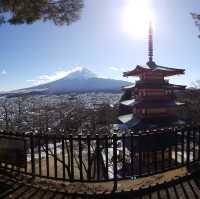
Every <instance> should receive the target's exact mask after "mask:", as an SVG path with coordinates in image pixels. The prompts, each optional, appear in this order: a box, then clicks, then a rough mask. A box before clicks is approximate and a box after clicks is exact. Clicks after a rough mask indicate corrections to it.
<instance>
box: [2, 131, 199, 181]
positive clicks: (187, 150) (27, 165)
mask: <svg viewBox="0 0 200 199" xmlns="http://www.w3.org/2000/svg"><path fill="white" fill-rule="evenodd" d="M199 132H200V128H199V127H182V128H180V127H179V128H171V129H163V130H152V131H145V132H125V133H124V134H112V135H95V136H92V135H87V136H84V135H79V136H72V135H67V134H66V133H65V134H63V133H62V134H61V133H55V134H44V133H43V134H41V133H40V134H33V133H28V134H20V133H7V132H0V141H1V140H2V139H5V140H6V139H7V140H15V139H16V140H21V141H22V143H24V144H25V145H24V146H25V151H24V152H25V153H24V157H25V158H24V161H25V162H24V164H23V158H21V159H22V160H21V161H22V163H21V166H19V165H18V166H16V164H15V163H13V161H11V162H9V160H8V161H5V160H3V161H2V160H1V163H0V165H1V168H3V169H9V170H14V171H18V172H21V173H24V174H28V175H32V176H33V177H35V176H38V177H44V178H50V179H57V180H63V181H71V182H73V181H80V182H100V181H113V180H114V181H117V180H122V179H135V178H138V177H142V176H149V175H153V174H156V173H160V172H164V171H167V170H171V169H174V168H178V167H182V166H188V167H189V166H190V165H192V164H193V163H194V162H196V161H199V159H200V136H199ZM8 143H9V142H8ZM0 148H1V146H0ZM16 154H17V153H16ZM22 156H23V154H22ZM0 158H1V156H0ZM19 158H20V157H19Z"/></svg>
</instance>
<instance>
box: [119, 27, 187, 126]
mask: <svg viewBox="0 0 200 199" xmlns="http://www.w3.org/2000/svg"><path fill="white" fill-rule="evenodd" d="M148 43H149V49H148V50H149V61H148V62H147V63H146V64H145V65H143V66H140V65H138V66H136V68H135V69H133V70H131V71H128V72H124V74H123V76H124V77H129V76H133V77H135V76H136V77H139V81H136V82H135V84H134V85H130V86H126V87H123V90H124V95H123V96H122V99H121V101H120V109H119V117H118V121H119V124H120V127H121V128H129V129H147V128H148V129H150V128H159V127H168V126H172V125H178V124H182V123H183V121H181V120H180V118H178V117H177V114H176V111H177V106H180V105H183V104H182V103H179V102H177V101H176V95H175V93H177V92H180V91H183V90H185V86H181V85H174V84H170V83H169V81H168V80H166V79H165V77H170V76H173V75H181V74H184V72H185V70H184V69H177V68H171V67H170V68H169V67H164V66H159V65H157V64H156V63H155V62H154V61H153V39H152V27H151V24H150V26H149V41H148Z"/></svg>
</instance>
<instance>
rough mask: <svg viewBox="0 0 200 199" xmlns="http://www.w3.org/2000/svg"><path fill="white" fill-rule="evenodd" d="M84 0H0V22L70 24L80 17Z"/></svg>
mask: <svg viewBox="0 0 200 199" xmlns="http://www.w3.org/2000/svg"><path fill="white" fill-rule="evenodd" d="M82 8H83V0H0V23H1V24H2V23H9V24H32V23H34V22H35V21H38V20H43V21H53V22H54V23H55V24H56V25H64V24H66V25H69V24H71V23H72V22H75V21H77V20H78V19H79V17H80V12H81V9H82Z"/></svg>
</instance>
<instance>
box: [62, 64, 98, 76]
mask: <svg viewBox="0 0 200 199" xmlns="http://www.w3.org/2000/svg"><path fill="white" fill-rule="evenodd" d="M90 78H97V75H96V74H95V73H93V72H92V71H90V70H88V69H87V68H84V67H77V68H75V69H74V70H71V72H70V73H69V74H67V76H66V77H64V79H90Z"/></svg>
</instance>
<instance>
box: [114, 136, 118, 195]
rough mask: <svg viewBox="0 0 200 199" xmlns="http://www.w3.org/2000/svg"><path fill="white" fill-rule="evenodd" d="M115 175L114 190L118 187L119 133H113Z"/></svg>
mask: <svg viewBox="0 0 200 199" xmlns="http://www.w3.org/2000/svg"><path fill="white" fill-rule="evenodd" d="M113 177H114V187H113V191H115V190H116V189H117V134H116V133H114V134H113Z"/></svg>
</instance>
